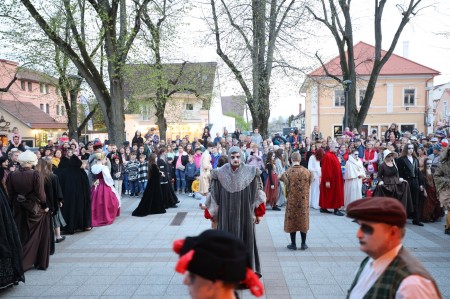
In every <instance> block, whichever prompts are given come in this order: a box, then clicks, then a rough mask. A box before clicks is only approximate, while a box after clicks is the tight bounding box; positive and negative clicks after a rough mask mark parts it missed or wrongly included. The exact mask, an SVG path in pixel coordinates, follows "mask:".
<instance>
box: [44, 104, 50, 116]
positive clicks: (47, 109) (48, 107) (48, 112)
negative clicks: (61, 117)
mask: <svg viewBox="0 0 450 299" xmlns="http://www.w3.org/2000/svg"><path fill="white" fill-rule="evenodd" d="M45 112H47V114H50V105H49V104H45Z"/></svg>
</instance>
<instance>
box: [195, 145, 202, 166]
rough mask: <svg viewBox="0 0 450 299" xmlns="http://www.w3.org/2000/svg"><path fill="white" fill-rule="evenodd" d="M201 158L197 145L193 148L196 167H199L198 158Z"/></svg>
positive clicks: (200, 151)
mask: <svg viewBox="0 0 450 299" xmlns="http://www.w3.org/2000/svg"><path fill="white" fill-rule="evenodd" d="M201 158H202V150H201V149H200V148H199V147H198V148H196V149H195V154H194V163H195V167H197V169H200V159H201Z"/></svg>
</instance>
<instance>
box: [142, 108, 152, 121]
mask: <svg viewBox="0 0 450 299" xmlns="http://www.w3.org/2000/svg"><path fill="white" fill-rule="evenodd" d="M141 111H142V113H141V115H142V120H150V107H149V105H145V104H144V105H142V107H141Z"/></svg>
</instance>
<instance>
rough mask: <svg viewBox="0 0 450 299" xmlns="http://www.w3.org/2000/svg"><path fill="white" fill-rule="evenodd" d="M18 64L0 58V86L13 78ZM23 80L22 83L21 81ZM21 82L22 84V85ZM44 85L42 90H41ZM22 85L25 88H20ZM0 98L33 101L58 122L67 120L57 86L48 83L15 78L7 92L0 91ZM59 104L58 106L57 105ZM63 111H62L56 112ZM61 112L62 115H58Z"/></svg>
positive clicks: (4, 85) (5, 84)
mask: <svg viewBox="0 0 450 299" xmlns="http://www.w3.org/2000/svg"><path fill="white" fill-rule="evenodd" d="M17 68H18V64H17V63H16V62H12V61H7V60H1V59H0V86H1V87H6V86H7V85H8V83H9V82H11V80H12V79H13V78H14V75H15V73H16V71H17ZM22 82H23V83H22ZM22 84H23V85H22ZM41 84H43V86H42V87H44V86H45V87H44V89H43V90H41ZM22 87H24V88H25V89H22ZM0 100H9V101H14V100H19V101H21V102H28V103H33V105H35V106H36V107H38V108H39V109H41V110H43V111H45V112H47V109H46V108H47V105H48V114H49V115H50V116H51V117H52V118H54V119H55V120H56V121H58V122H67V116H66V115H65V114H66V111H65V109H64V107H63V102H62V99H61V97H60V96H59V95H58V94H57V87H56V86H53V85H50V84H48V83H41V82H37V81H30V80H20V79H18V80H16V81H15V82H14V84H13V85H12V86H11V88H10V89H9V91H8V92H2V93H0ZM41 105H43V106H41ZM57 106H59V107H57ZM58 110H59V112H61V111H63V113H57V112H58ZM60 114H63V115H60Z"/></svg>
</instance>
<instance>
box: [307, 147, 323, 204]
mask: <svg viewBox="0 0 450 299" xmlns="http://www.w3.org/2000/svg"><path fill="white" fill-rule="evenodd" d="M324 154H325V152H324V151H323V149H321V148H319V149H317V150H316V151H315V152H314V154H313V155H311V157H310V158H309V161H308V169H309V170H310V171H311V172H312V173H313V174H314V180H313V182H312V184H311V187H310V189H309V206H310V207H311V208H313V209H317V210H318V209H320V206H319V197H320V178H321V176H322V168H321V167H320V160H322V157H323V155H324Z"/></svg>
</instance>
